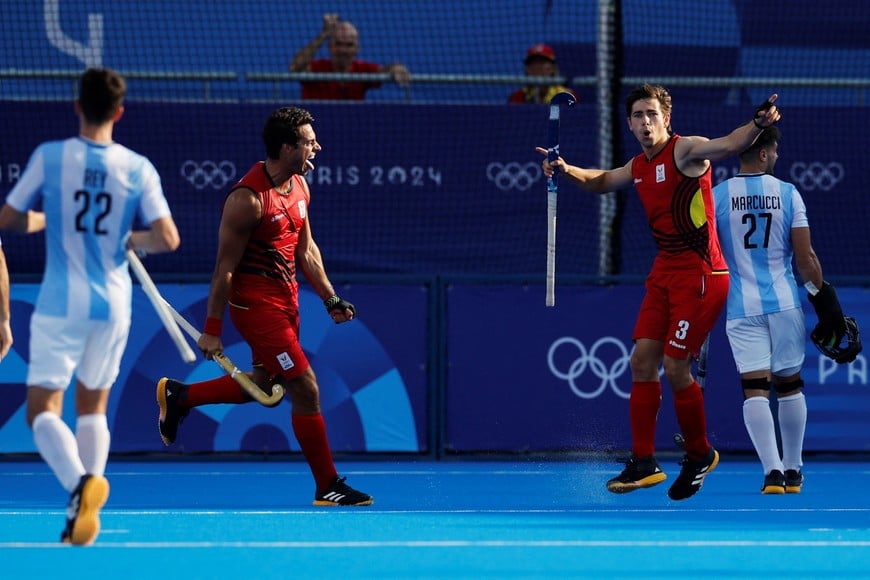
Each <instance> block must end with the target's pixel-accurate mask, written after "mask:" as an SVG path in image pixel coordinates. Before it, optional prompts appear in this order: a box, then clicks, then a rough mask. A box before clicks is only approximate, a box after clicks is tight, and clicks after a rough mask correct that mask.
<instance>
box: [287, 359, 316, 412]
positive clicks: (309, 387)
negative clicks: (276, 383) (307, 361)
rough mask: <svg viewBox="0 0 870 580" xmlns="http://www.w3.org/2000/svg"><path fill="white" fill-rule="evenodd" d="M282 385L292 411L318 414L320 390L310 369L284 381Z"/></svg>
mask: <svg viewBox="0 0 870 580" xmlns="http://www.w3.org/2000/svg"><path fill="white" fill-rule="evenodd" d="M283 383H284V388H285V389H286V390H287V393H288V394H289V395H290V402H291V403H292V404H293V407H294V409H296V410H298V411H300V412H301V411H302V410H308V411H310V412H319V409H320V388H319V387H318V385H317V379H316V377H315V376H314V372H313V371H312V370H311V368H309V369H308V370H306V371H305V372H304V373H302V374H301V375H299V376H298V377H294V378H292V379H285V380H284V381H283Z"/></svg>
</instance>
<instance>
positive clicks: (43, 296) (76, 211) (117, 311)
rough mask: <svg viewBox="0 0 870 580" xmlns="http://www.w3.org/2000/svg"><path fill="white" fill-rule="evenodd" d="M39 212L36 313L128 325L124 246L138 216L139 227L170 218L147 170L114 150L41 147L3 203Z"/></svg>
mask: <svg viewBox="0 0 870 580" xmlns="http://www.w3.org/2000/svg"><path fill="white" fill-rule="evenodd" d="M6 203H8V204H9V205H10V206H11V207H12V208H14V209H16V210H18V211H20V212H26V211H28V210H30V209H37V210H38V209H42V211H44V212H45V220H46V232H45V235H46V258H45V273H44V276H43V281H42V286H41V287H40V291H39V297H38V298H37V302H36V311H37V312H39V313H41V314H44V315H47V316H58V317H69V318H75V319H80V320H121V319H124V318H129V316H130V309H131V296H132V294H131V281H130V273H129V271H128V266H127V257H126V243H127V238H128V237H129V235H130V231H131V229H132V227H133V223H134V218H136V217H137V216H138V218H139V219H140V220H141V222H142V223H143V224H145V225H146V226H147V224H150V223H151V222H153V221H154V220H157V219H160V218H162V217H167V216H169V215H170V211H169V204H168V203H167V202H166V198H165V197H164V195H163V187H162V185H161V184H160V176H159V175H158V174H157V170H156V169H155V168H154V165H152V164H151V162H150V161H149V160H148V159H146V158H145V157H143V156H142V155H139V154H138V153H135V152H134V151H131V150H130V149H128V148H127V147H124V146H123V145H120V144H118V143H110V144H99V143H95V142H93V141H90V140H88V139H85V138H83V137H72V138H70V139H66V140H63V141H50V142H46V143H43V144H41V145H40V146H39V147H37V148H36V150H35V151H34V152H33V154H32V155H31V157H30V160H29V161H28V163H27V167H26V168H25V170H24V172H23V173H22V174H21V179H19V180H18V182H17V183H16V184H15V186H14V187H13V188H12V190H11V191H10V192H9V195H8V196H7V198H6Z"/></svg>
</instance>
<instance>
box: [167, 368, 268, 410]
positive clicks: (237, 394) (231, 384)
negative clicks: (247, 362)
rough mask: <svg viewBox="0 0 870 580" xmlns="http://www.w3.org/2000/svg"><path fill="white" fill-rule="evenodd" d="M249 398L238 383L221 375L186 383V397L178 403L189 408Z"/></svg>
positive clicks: (235, 401) (243, 401)
mask: <svg viewBox="0 0 870 580" xmlns="http://www.w3.org/2000/svg"><path fill="white" fill-rule="evenodd" d="M250 400H251V398H250V397H249V396H248V395H247V394H245V392H244V391H242V387H240V386H239V383H237V382H236V381H235V380H233V378H232V377H231V376H229V375H223V376H221V377H218V378H216V379H211V380H210V381H202V382H201V383H191V384H189V385H187V398H186V399H185V400H183V401H179V403H180V404H181V405H182V406H184V407H186V408H191V407H198V406H200V405H208V404H210V403H247V402H248V401H250Z"/></svg>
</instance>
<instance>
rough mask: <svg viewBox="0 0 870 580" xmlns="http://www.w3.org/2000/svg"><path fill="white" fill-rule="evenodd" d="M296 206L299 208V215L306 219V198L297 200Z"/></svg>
mask: <svg viewBox="0 0 870 580" xmlns="http://www.w3.org/2000/svg"><path fill="white" fill-rule="evenodd" d="M296 207H298V208H299V217H301V218H302V219H305V200H304V199H300V200H299V201H297V202H296Z"/></svg>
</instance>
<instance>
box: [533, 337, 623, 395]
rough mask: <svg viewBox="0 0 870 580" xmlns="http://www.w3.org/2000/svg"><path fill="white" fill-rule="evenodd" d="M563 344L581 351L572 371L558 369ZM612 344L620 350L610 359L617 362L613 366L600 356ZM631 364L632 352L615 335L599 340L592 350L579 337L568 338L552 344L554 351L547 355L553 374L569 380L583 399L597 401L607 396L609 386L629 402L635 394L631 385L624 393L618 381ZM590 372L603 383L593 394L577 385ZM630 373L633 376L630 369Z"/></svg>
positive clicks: (551, 350)
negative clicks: (603, 395)
mask: <svg viewBox="0 0 870 580" xmlns="http://www.w3.org/2000/svg"><path fill="white" fill-rule="evenodd" d="M562 345H567V346H569V347H571V348H572V349H575V350H576V351H577V356H576V358H575V359H574V360H573V362H572V363H571V364H570V365H568V369H567V370H564V371H563V370H560V369H559V368H557V367H556V362H555V358H556V350H558V349H559V348H560V347H561V346H562ZM608 345H612V346H614V347H616V351H617V352H616V357H609V359H610V358H612V359H613V360H612V361H611V362H610V363H608V362H606V361H605V360H604V359H603V358H601V357H600V356H599V352H600V351H601V350H602V348H603V347H605V346H608ZM630 362H631V352H630V351H629V350H628V349H627V348H626V346H625V344H623V342H622V341H621V340H619V339H618V338H614V337H612V336H605V337H602V338H599V339H598V340H596V341H595V343H594V344H593V345H592V348H590V349H589V350H587V349H586V346H585V345H584V344H583V343H582V342H580V341H579V340H577V339H576V338H573V337H571V336H564V337H562V338H560V339H558V340H556V341H555V342H554V343H553V344H552V345H550V350H549V351H548V352H547V365H548V366H549V367H550V372H551V373H553V376H555V377H556V378H558V379H562V380H563V381H568V385H569V386H570V387H571V391H573V392H574V394H575V395H577V396H578V397H580V398H581V399H594V398H596V397H598V396H599V395H600V394H601V393H603V392H604V390H605V389H607V387H608V386H609V387H610V389H611V390H612V391H613V392H614V393H616V395H618V396H619V397H622V398H623V399H628V397H629V395H630V394H631V387H630V386H629V389H628V390H626V391H623V390H622V389H620V388H619V385H618V384H616V380H617V379H618V378H620V377H621V376H622V375H624V374H625V372H626V370H629V367H630ZM587 370H589V372H590V373H592V375H594V376H595V377H596V378H598V379H600V380H601V382H600V383H599V384H598V387H596V388H595V389H593V390H591V391H584V390H583V389H582V388H581V387H580V385H578V384H577V382H576V380H577V379H578V378H580V376H582V375H583V374H584V373H585V372H586V371H587ZM628 374H629V377H630V376H631V371H630V370H629V373H628Z"/></svg>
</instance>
